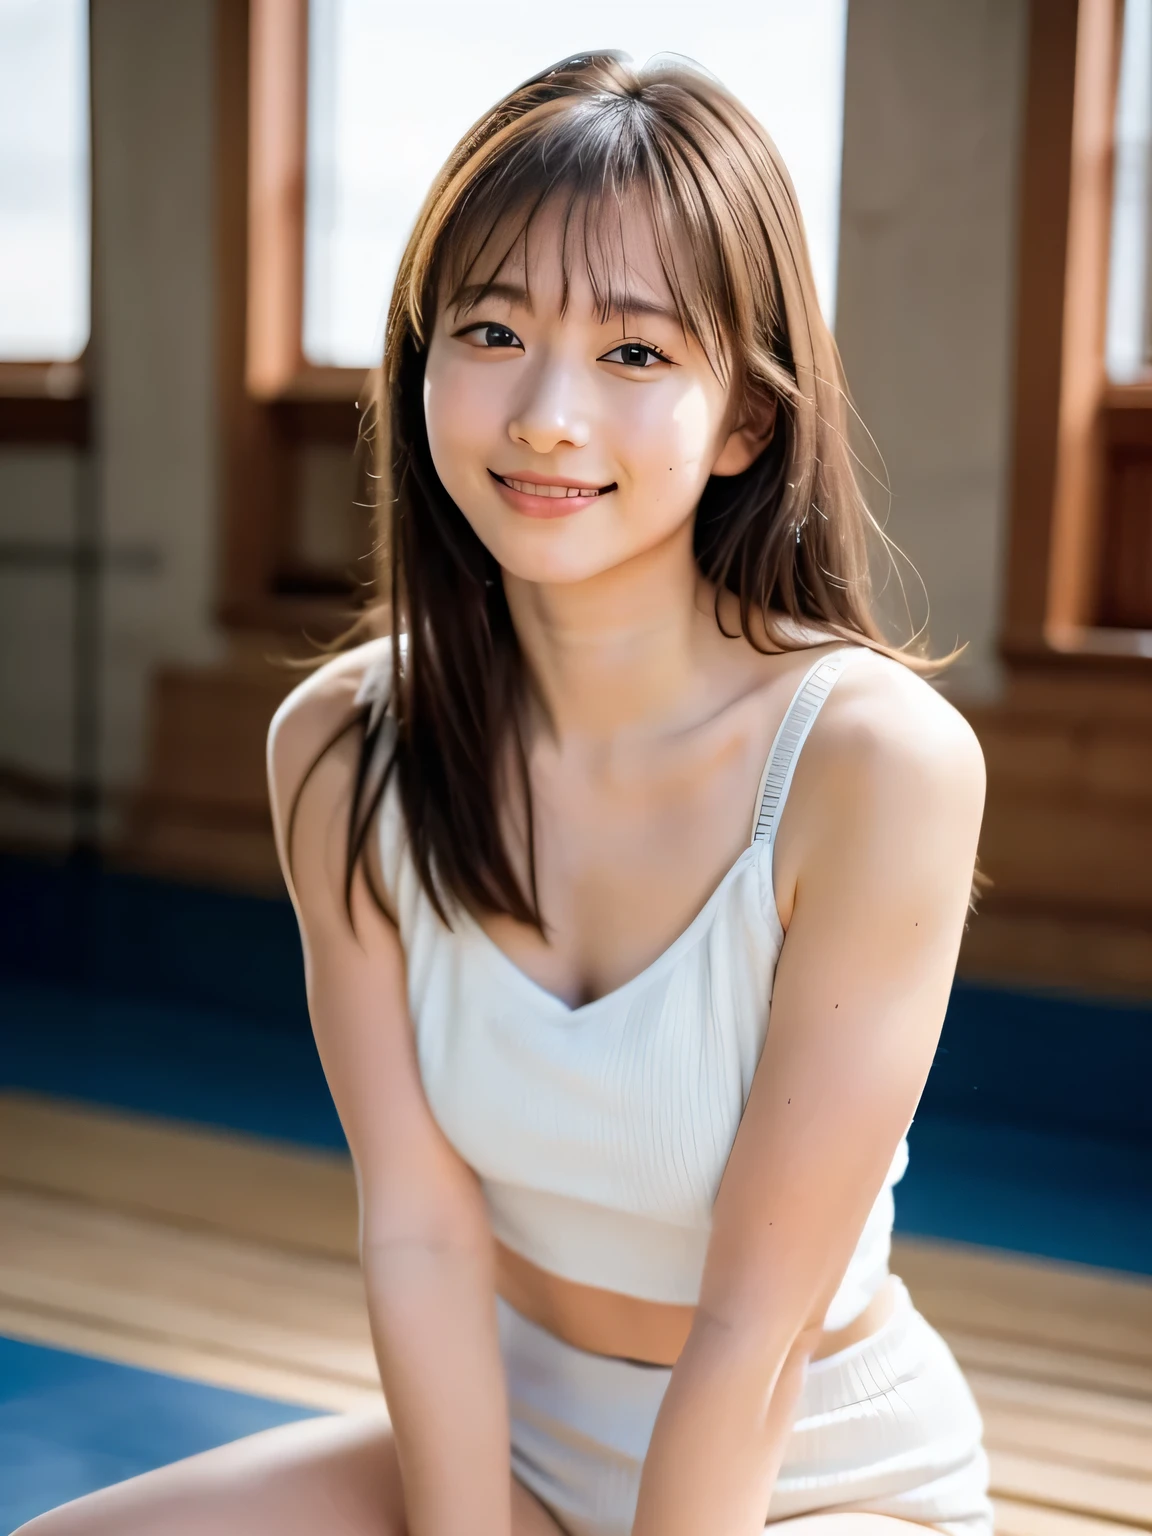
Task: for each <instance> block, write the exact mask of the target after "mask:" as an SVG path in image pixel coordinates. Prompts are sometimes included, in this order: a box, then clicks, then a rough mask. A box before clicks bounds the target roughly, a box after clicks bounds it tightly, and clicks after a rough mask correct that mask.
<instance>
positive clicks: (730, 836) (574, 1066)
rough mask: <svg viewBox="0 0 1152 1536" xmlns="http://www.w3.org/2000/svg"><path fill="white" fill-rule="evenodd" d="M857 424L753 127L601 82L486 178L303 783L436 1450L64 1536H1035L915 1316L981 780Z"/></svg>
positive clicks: (278, 1451) (378, 1235)
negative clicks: (939, 675)
mask: <svg viewBox="0 0 1152 1536" xmlns="http://www.w3.org/2000/svg"><path fill="white" fill-rule="evenodd" d="M845 418H846V409H845V395H844V389H843V384H842V381H841V374H840V368H839V362H838V358H837V354H836V350H835V346H834V344H833V341H832V339H831V337H830V335H829V333H828V331H827V329H826V327H825V325H824V322H823V320H822V319H821V316H820V313H819V309H818V306H817V303H816V299H815V295H814V289H813V283H812V277H811V272H810V269H809V264H808V258H807V254H806V251H805V245H804V238H803V233H802V228H801V222H800V216H799V213H798V210H797V207H796V201H795V195H794V193H793V190H792V187H791V184H790V182H789V180H788V177H787V174H786V172H785V170H784V168H783V166H782V165H781V163H780V160H779V158H778V156H777V154H776V151H775V150H774V148H773V146H772V145H771V144H770V142H769V141H768V139H767V138H766V136H765V134H764V132H763V131H762V129H761V128H760V127H759V126H758V125H757V124H756V123H755V122H754V121H753V120H752V119H751V118H750V117H749V115H748V114H747V113H746V112H745V111H744V110H743V109H742V108H741V107H740V106H739V104H738V103H737V102H735V101H734V100H732V98H731V97H729V96H728V95H727V94H726V93H725V92H724V91H723V90H722V89H721V88H720V87H719V86H718V85H717V84H716V83H715V82H714V81H712V80H711V79H710V78H709V77H706V76H704V75H703V74H700V73H697V72H696V71H695V70H693V69H691V68H689V67H687V66H684V65H675V66H668V65H663V64H661V65H659V66H657V67H655V68H653V69H651V70H649V71H645V72H641V73H639V74H638V73H635V72H633V71H632V70H631V69H630V68H628V67H626V66H625V64H624V63H623V62H621V60H620V59H619V58H618V57H616V56H614V55H596V56H587V57H580V58H574V59H569V60H567V61H565V62H564V63H562V64H560V65H558V66H557V67H556V68H554V69H552V70H549V71H548V72H547V73H546V74H544V75H542V76H540V77H539V78H537V79H535V80H533V81H530V82H529V83H528V84H526V85H525V86H523V87H521V88H520V89H519V90H517V91H514V92H513V93H512V94H511V95H510V96H509V97H508V98H507V99H506V100H504V101H502V102H501V103H500V104H499V105H498V106H497V107H495V108H494V109H493V110H492V112H491V113H489V115H488V116H487V117H486V118H484V119H483V120H482V121H481V122H480V123H479V124H477V126H476V127H475V128H474V129H473V130H472V131H471V132H470V133H469V134H468V135H467V136H466V137H465V139H464V140H463V141H462V142H461V144H460V146H459V147H458V149H457V150H456V151H455V153H454V154H453V156H452V158H451V160H450V161H449V163H448V165H447V166H446V168H445V170H444V172H443V173H442V175H441V177H440V179H439V180H438V181H437V183H436V185H435V187H434V188H433V190H432V192H431V194H430V195H429V198H428V201H427V202H426V204H425V206H424V209H423V211H422V213H421V215H420V218H419V221H418V223H417V226H416V230H415V232H414V234H413V236H412V239H411V242H410V244H409V247H408V250H407V253H406V255H405V258H404V261H403V264H402V266H401V269H400V275H399V278H398V281H397V285H396V291H395V297H394V299H393V303H392V307H391V313H390V319H389V327H388V344H387V353H386V358H385V363H384V369H383V374H382V394H381V404H380V408H379V410H378V412H377V420H376V432H377V435H378V438H379V443H380V448H381V454H380V461H381V473H382V481H383V486H382V490H383V494H382V500H381V507H382V514H383V534H384V537H383V546H384V549H385V552H386V556H387V559H386V561H385V579H386V583H387V588H386V589H388V590H390V604H389V609H390V630H391V633H390V635H387V636H382V637H381V638H378V639H372V640H369V641H368V642H367V643H365V644H362V645H360V646H359V647H358V648H356V649H354V650H350V651H348V652H347V653H345V654H343V655H341V656H340V657H339V658H337V659H335V660H333V661H331V662H329V663H328V664H327V665H326V666H324V667H323V668H321V669H320V670H319V671H318V672H317V673H316V674H315V675H314V676H313V677H312V678H310V680H309V681H308V682H306V683H305V684H304V685H303V686H302V687H301V688H299V689H297V691H296V692H295V693H294V694H293V695H292V696H291V698H289V700H288V701H287V702H286V704H285V705H284V706H283V707H282V709H281V710H280V712H279V714H278V715H277V718H276V721H275V722H274V726H273V730H272V735H271V745H270V771H271V784H272V799H273V806H274V811H275V818H276V826H277V832H278V837H279V846H280V851H281V857H282V860H283V865H284V870H285V874H286V877H287V879H288V881H289V885H290V888H291V890H292V894H293V899H294V901H295V904H296V909H297V912H298V914H299V919H300V927H301V932H302V934H303V939H304V949H305V956H306V964H307V977H308V989H309V998H310V1002H311V1009H312V1018H313V1021H314V1026H315V1032H316V1038H317V1042H318V1045H319V1049H320V1054H321V1057H322V1059H323V1062H324V1067H325V1070H326V1072H327V1075H328V1081H329V1083H330V1085H331V1088H332V1093H333V1096H334V1098H335V1101H336V1104H337V1107H338V1109H339V1111H340V1115H341V1119H342V1121H343V1124H344V1127H345V1130H346V1132H347V1136H348V1142H349V1145H350V1147H351V1149H352V1154H353V1157H354V1160H355V1165H356V1172H357V1176H358V1180H359V1189H360V1207H361V1233H360V1238H361V1257H362V1263H363V1270H364V1277H365V1283H366V1289H367V1299H368V1309H369V1315H370V1318H371V1324H372V1330H373V1337H374V1339H375V1344H376V1351H377V1355H378V1358H379V1364H380V1374H381V1377H382V1380H383V1384H384V1390H385V1394H386V1397H387V1402H388V1407H389V1410H390V1414H391V1424H390V1426H389V1425H388V1424H387V1423H385V1422H384V1421H383V1420H381V1419H376V1420H367V1421H365V1420H357V1419H340V1418H329V1419H319V1420H314V1421H311V1422H307V1423H304V1424H297V1425H293V1426H291V1427H289V1428H285V1429H282V1430H276V1431H272V1432H270V1433H267V1434H265V1435H260V1436H257V1437H255V1438H254V1439H252V1440H248V1441H242V1442H239V1443H237V1444H235V1445H233V1446H229V1447H226V1448H224V1449H222V1450H220V1451H214V1452H211V1453H209V1454H207V1455H204V1456H201V1457H197V1458H195V1459H193V1460H191V1461H188V1462H184V1463H181V1464H180V1465H178V1466H176V1467H172V1468H168V1469H164V1470H161V1471H159V1472H156V1473H151V1474H149V1475H148V1476H145V1477H142V1478H139V1479H136V1480H135V1481H134V1482H131V1483H128V1484H124V1485H121V1486H120V1487H119V1488H115V1489H111V1490H108V1491H107V1492H105V1493H102V1494H98V1495H95V1496H94V1497H92V1498H91V1499H87V1500H82V1501H80V1502H78V1503H76V1504H74V1505H71V1506H68V1507H66V1508H65V1509H62V1510H61V1511H58V1512H57V1513H55V1514H53V1515H49V1516H46V1517H44V1518H43V1519H41V1520H40V1521H34V1522H33V1524H32V1526H31V1528H30V1529H31V1530H34V1531H35V1532H37V1533H39V1536H65V1533H71V1532H86V1533H93V1532H108V1533H111V1532H116V1533H117V1536H133V1533H143V1532H164V1533H165V1536H184V1533H189V1536H192V1533H195V1536H200V1533H204V1536H207V1533H213V1536H223V1533H226V1532H229V1533H230V1532H235V1533H238V1536H239V1533H244V1536H254V1533H258V1532H259V1533H263V1532H269V1533H272V1532H275V1533H276V1536H293V1533H301V1536H304V1533H307V1536H315V1533H320V1532H323V1533H326V1536H329V1533H337V1532H340V1533H349V1536H403V1533H410V1536H457V1533H460V1536H464V1533H467V1536H555V1533H556V1532H557V1531H561V1532H566V1533H568V1536H626V1533H632V1536H753V1533H754V1532H756V1531H760V1530H761V1529H762V1528H763V1526H764V1525H765V1522H766V1521H772V1522H779V1521H784V1522H788V1523H789V1524H790V1525H792V1524H796V1523H797V1522H801V1523H802V1524H803V1525H804V1526H805V1527H806V1528H810V1530H811V1532H812V1536H885V1533H887V1532H895V1531H897V1530H901V1531H903V1530H907V1528H908V1522H912V1523H913V1524H919V1525H920V1526H923V1527H927V1528H929V1529H932V1530H936V1531H943V1532H949V1533H954V1536H961V1533H965V1536H990V1531H991V1521H990V1511H989V1504H988V1500H987V1495H986V1480H987V1469H986V1461H985V1457H984V1453H983V1451H982V1449H981V1444H980V1436H981V1429H980V1420H979V1416H978V1414H977V1412H976V1409H975V1406H974V1404H973V1401H972V1398H971V1395H970V1393H969V1391H968V1389H967V1387H966V1385H965V1383H964V1381H963V1379H962V1377H961V1376H960V1373H959V1370H958V1368H957V1366H956V1364H955V1361H954V1360H953V1359H952V1356H951V1355H950V1354H949V1352H948V1350H947V1348H946V1346H945V1345H944V1343H943V1342H942V1340H941V1339H940V1338H939V1336H938V1335H937V1334H935V1333H934V1332H933V1331H932V1329H931V1328H930V1327H929V1326H928V1325H927V1323H925V1321H924V1320H923V1319H922V1318H921V1317H920V1316H919V1314H918V1313H917V1312H916V1311H915V1310H914V1308H913V1306H912V1304H911V1302H910V1300H909V1297H908V1294H907V1292H906V1291H905V1289H904V1287H903V1286H902V1285H901V1283H900V1281H899V1280H897V1279H896V1278H895V1277H892V1276H890V1275H889V1273H888V1253H889V1239H890V1234H891V1227H892V1206H893V1202H892V1186H893V1184H894V1183H895V1182H896V1181H897V1180H898V1179H899V1177H900V1175H901V1173H902V1171H903V1168H904V1165H905V1160H906V1150H905V1142H904V1136H905V1132H906V1131H907V1128H908V1125H909V1122H910V1121H911V1118H912V1115H913V1112H914V1110H915V1108H916V1104H917V1100H918V1098H919V1096H920V1092H921V1089H922V1087H923V1084H924V1080H925V1078H926V1076H927V1073H928V1069H929V1066H930V1064H931V1061H932V1056H933V1052H934V1050H935V1046H936V1041H937V1037H938V1034H939V1030H940V1026H941V1022H942V1020H943V1017H944V1011H945V1005H946V1002H947V998H948V993H949V987H950V984H951V981H952V975H953V969H954V966H955V961H956V954H957V949H958V946H959V943H960V938H961V934H962V932H963V928H964V923H965V918H966V913H967V911H968V907H969V899H970V892H971V887H972V881H973V871H974V864H975V856H976V844H977V835H978V831H979V826H980V818H981V812H982V804H983V792H984V777H983V765H982V760H981V756H980V752H979V749H978V746H977V744H976V741H975V739H974V737H973V735H972V733H971V731H970V730H969V728H968V727H967V725H966V724H965V723H964V721H963V720H962V719H961V718H960V716H959V715H958V714H957V713H956V712H955V711H954V710H953V709H952V708H951V707H950V706H949V705H948V704H947V703H945V702H944V701H943V699H942V698H941V697H940V695H939V694H938V693H937V692H936V691H935V690H934V689H933V688H932V687H930V686H929V685H928V683H927V682H926V681H925V680H924V675H925V674H926V673H927V672H929V671H930V670H931V665H932V664H930V663H928V662H926V661H924V660H922V659H917V658H915V657H913V656H911V655H910V654H908V653H907V652H906V651H894V650H892V649H890V648H889V647H888V646H886V645H885V644H884V642H883V640H882V638H881V634H880V630H879V628H878V626H877V623H876V621H875V619H874V617H873V615H872V613H871V611H870V606H869V603H870V599H869V584H868V538H867V535H868V534H869V532H870V531H871V532H875V529H874V525H870V523H869V519H868V514H867V512H866V510H865V507H864V504H863V501H862V499H861V497H860V494H859V492H858V490H857V487H856V484H855V482H854V479H853V474H852V467H851V459H850V452H849V449H848V446H847V444H846V441H845V436H844V434H845ZM936 665H937V666H939V665H940V664H939V663H937V664H936ZM802 749H803V750H802ZM897 1520H899V1521H902V1522H904V1524H902V1525H900V1526H899V1527H897V1526H895V1525H894V1524H893V1522H894V1521H897Z"/></svg>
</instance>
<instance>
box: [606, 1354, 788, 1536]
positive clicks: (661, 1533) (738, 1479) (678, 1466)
mask: <svg viewBox="0 0 1152 1536" xmlns="http://www.w3.org/2000/svg"><path fill="white" fill-rule="evenodd" d="M807 1359H808V1354H807V1351H806V1350H805V1349H804V1348H802V1347H801V1346H800V1345H795V1346H793V1347H792V1348H791V1349H790V1350H789V1351H787V1352H786V1353H783V1354H782V1355H781V1354H777V1356H776V1361H775V1362H774V1361H773V1358H772V1352H771V1351H770V1350H761V1349H758V1348H757V1347H756V1346H755V1345H754V1344H753V1343H752V1341H751V1340H749V1339H748V1338H747V1337H745V1336H744V1335H741V1334H740V1333H739V1332H735V1331H726V1330H724V1329H722V1328H720V1327H718V1326H716V1327H713V1328H711V1329H710V1328H708V1327H704V1328H702V1329H700V1330H698V1331H697V1330H694V1331H693V1335H692V1337H691V1338H690V1339H689V1342H688V1345H687V1346H686V1348H685V1350H684V1352H683V1354H682V1355H681V1357H680V1359H679V1360H678V1361H677V1364H676V1368H675V1370H674V1371H673V1373H672V1379H671V1381H670V1382H669V1385H668V1391H667V1393H666V1394H665V1397H664V1402H663V1405H662V1406H661V1409H660V1414H659V1416H658V1418H657V1420H656V1426H655V1429H654V1430H653V1434H652V1440H651V1444H650V1446H649V1449H648V1454H647V1457H646V1458H645V1462H644V1474H643V1477H642V1479H641V1484H640V1500H639V1505H638V1507H637V1511H636V1519H635V1522H634V1524H633V1527H632V1536H701V1533H702V1532H706V1533H707V1536H753V1533H757V1536H758V1533H759V1532H761V1531H762V1530H763V1528H764V1520H765V1516H766V1515H767V1513H768V1503H769V1500H770V1498H771V1495H772V1486H773V1484H774V1482H775V1480H776V1474H777V1473H778V1471H779V1469H780V1463H781V1460H782V1459H783V1455H784V1448H785V1445H786V1442H787V1439H788V1435H789V1432H790V1430H791V1427H792V1419H793V1415H794V1414H795V1411H796V1405H797V1402H798V1399H799V1396H800V1392H801V1389H802V1387H803V1384H804V1371H805V1367H806V1365H807Z"/></svg>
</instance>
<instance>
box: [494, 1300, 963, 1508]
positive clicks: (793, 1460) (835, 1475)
mask: <svg viewBox="0 0 1152 1536" xmlns="http://www.w3.org/2000/svg"><path fill="white" fill-rule="evenodd" d="M893 1285H894V1290H895V1298H894V1303H895V1304H894V1308H893V1313H892V1316H891V1317H890V1318H889V1320H888V1321H887V1322H886V1323H885V1324H883V1326H882V1327H881V1328H880V1329H879V1331H878V1332H877V1333H874V1334H872V1335H871V1337H869V1338H867V1339H863V1340H861V1342H860V1343H858V1344H852V1345H850V1346H849V1347H848V1348H847V1349H844V1350H841V1351H840V1352H839V1353H838V1354H835V1355H829V1356H828V1357H827V1358H826V1359H823V1360H817V1361H815V1362H814V1363H813V1364H812V1365H810V1366H809V1367H808V1371H807V1376H806V1379H805V1383H804V1388H803V1392H802V1394H801V1398H800V1402H799V1404H798V1406H797V1410H796V1415H795V1418H794V1420H793V1424H792V1431H791V1434H790V1435H789V1437H788V1442H787V1444H786V1446H785V1450H784V1460H783V1464H782V1465H781V1468H780V1472H779V1475H778V1476H777V1478H776V1482H775V1485H774V1487H773V1491H772V1497H771V1502H770V1504H769V1507H768V1522H769V1529H771V1528H772V1522H774V1521H777V1520H788V1519H794V1518H796V1517H797V1516H800V1515H809V1514H828V1513H831V1512H832V1511H835V1510H851V1511H854V1512H857V1513H868V1514H874V1515H888V1516H894V1517H896V1518H898V1519H902V1520H908V1521H913V1522H915V1524H917V1525H926V1526H931V1527H934V1528H935V1529H936V1530H938V1531H940V1532H942V1533H944V1536H992V1506H991V1504H990V1502H989V1499H988V1458H987V1456H986V1454H985V1452H984V1448H983V1445H982V1443H981V1437H982V1431H983V1425H982V1424H981V1422H980V1413H979V1410H978V1409H977V1407H976V1404H975V1402H974V1401H973V1398H972V1393H971V1391H970V1390H969V1388H968V1385H967V1383H966V1382H965V1380H964V1378H963V1376H962V1375H961V1373H960V1367H959V1366H958V1365H957V1364H956V1361H955V1359H954V1358H953V1356H952V1354H951V1352H950V1350H949V1349H948V1346H947V1344H945V1342H944V1340H943V1339H942V1338H941V1337H940V1335H939V1334H938V1333H936V1332H935V1330H934V1329H933V1328H931V1327H930V1326H929V1325H928V1323H926V1322H925V1321H924V1319H923V1318H922V1317H921V1316H920V1314H919V1313H918V1312H917V1311H916V1310H915V1309H914V1307H913V1306H912V1302H911V1300H910V1299H909V1296H908V1292H907V1291H906V1290H905V1289H904V1286H903V1284H902V1283H901V1282H900V1281H898V1280H897V1281H894V1282H893ZM497 1316H498V1319H499V1327H500V1354H501V1358H502V1359H503V1362H504V1371H505V1376H506V1378H507V1382H508V1409H509V1420H510V1427H511V1432H512V1470H513V1471H514V1472H515V1474H516V1476H517V1478H518V1479H519V1480H520V1482H522V1483H523V1484H524V1486H525V1487H526V1488H528V1489H530V1490H531V1491H532V1492H533V1493H534V1494H535V1495H536V1497H537V1498H538V1499H539V1500H540V1501H541V1503H542V1504H543V1505H544V1506H545V1508H546V1509H548V1510H549V1511H550V1513H551V1514H552V1515H553V1516H554V1518H555V1519H556V1521H557V1522H558V1523H559V1525H560V1526H561V1527H562V1529H563V1530H565V1531H566V1532H567V1533H568V1536H628V1533H629V1532H630V1531H631V1529H632V1522H633V1517H634V1515H635V1513H636V1501H637V1496H638V1494H639V1491H640V1474H641V1472H642V1471H643V1467H644V1458H645V1456H646V1455H647V1454H648V1445H649V1441H650V1440H651V1438H652V1430H653V1426H654V1425H655V1423H656V1415H657V1414H658V1413H659V1411H660V1405H661V1403H662V1401H663V1399H664V1393H665V1392H666V1391H667V1388H668V1383H669V1381H670V1380H671V1376H672V1372H671V1371H670V1370H667V1369H665V1368H664V1367H662V1366H651V1365H638V1364H637V1363H635V1362H634V1361H631V1360H620V1359H616V1358H614V1357H612V1356H610V1355H593V1354H589V1353H587V1352H586V1351H585V1350H580V1349H574V1348H573V1347H572V1345H570V1344H565V1343H564V1342H563V1340H561V1339H558V1338H556V1337H555V1335H554V1334H551V1333H548V1332H547V1331H546V1330H545V1329H543V1328H540V1327H538V1326H537V1325H536V1324H535V1323H532V1322H529V1320H528V1319H527V1318H526V1317H522V1316H521V1315H520V1314H519V1313H518V1312H515V1311H514V1310H513V1309H512V1308H511V1307H510V1306H509V1305H508V1304H507V1302H505V1301H503V1300H501V1299H499V1298H498V1299H497Z"/></svg>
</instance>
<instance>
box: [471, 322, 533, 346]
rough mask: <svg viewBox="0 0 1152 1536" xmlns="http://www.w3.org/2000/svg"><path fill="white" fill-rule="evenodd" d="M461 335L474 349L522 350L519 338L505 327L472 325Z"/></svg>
mask: <svg viewBox="0 0 1152 1536" xmlns="http://www.w3.org/2000/svg"><path fill="white" fill-rule="evenodd" d="M461 334H462V335H464V336H467V338H468V340H469V341H470V342H471V343H472V345H473V346H475V347H520V348H521V350H523V344H522V343H521V341H520V338H519V336H517V334H516V332H515V331H510V330H509V329H508V327H507V326H506V325H492V324H484V325H474V326H471V327H470V328H469V329H468V330H467V331H464V332H462V333H461Z"/></svg>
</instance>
